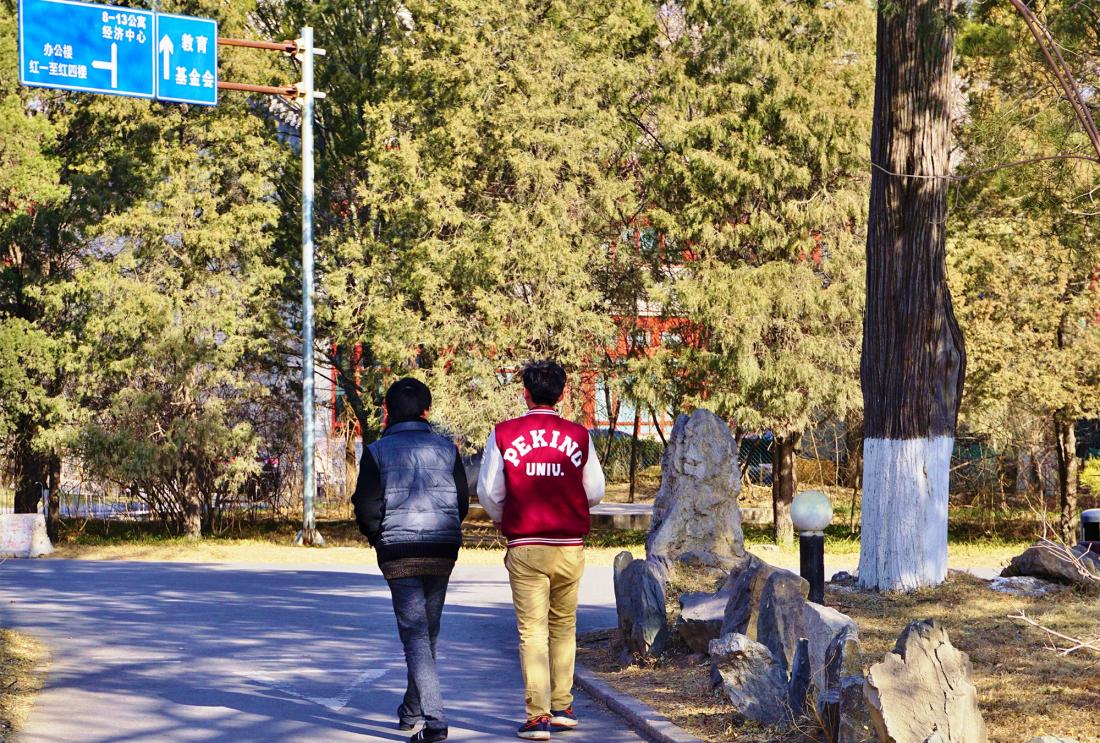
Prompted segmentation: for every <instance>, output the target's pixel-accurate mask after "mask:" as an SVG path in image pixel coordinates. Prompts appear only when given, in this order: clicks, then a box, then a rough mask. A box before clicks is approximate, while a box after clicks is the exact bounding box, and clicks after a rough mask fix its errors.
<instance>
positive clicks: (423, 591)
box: [388, 575, 450, 728]
mask: <svg viewBox="0 0 1100 743" xmlns="http://www.w3.org/2000/svg"><path fill="white" fill-rule="evenodd" d="M449 580H450V576H449V575H421V576H416V577H413V578H396V579H394V580H391V581H388V583H389V584H390V595H391V596H392V597H393V613H394V615H395V616H396V617H397V631H398V633H399V634H400V635H401V644H402V645H404V646H405V665H406V667H407V668H408V674H409V685H408V688H407V689H406V691H405V699H404V701H402V703H401V706H400V707H399V708H398V710H397V715H398V717H400V719H401V722H407V723H410V724H413V723H415V722H416V721H418V720H424V724H425V725H426V726H427V727H430V728H440V727H445V726H446V724H447V718H446V717H444V715H443V694H442V692H441V691H440V688H439V675H438V674H437V673H436V670H435V641H436V638H437V637H439V618H440V616H441V615H442V614H443V601H444V599H446V597H447V581H449Z"/></svg>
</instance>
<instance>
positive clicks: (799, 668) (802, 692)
mask: <svg viewBox="0 0 1100 743" xmlns="http://www.w3.org/2000/svg"><path fill="white" fill-rule="evenodd" d="M809 693H810V641H809V640H807V639H806V638H802V639H801V640H799V641H798V647H797V648H796V649H795V651H794V660H792V661H791V679H790V681H789V682H788V683H787V709H788V710H790V716H791V719H792V720H799V719H801V718H802V717H803V716H804V715H805V714H806V697H807V696H808V695H809Z"/></svg>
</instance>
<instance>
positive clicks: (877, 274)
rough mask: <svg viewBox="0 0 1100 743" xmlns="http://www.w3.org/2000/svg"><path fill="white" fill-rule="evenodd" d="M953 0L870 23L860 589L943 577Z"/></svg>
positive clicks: (960, 366) (954, 385) (953, 349)
mask: <svg viewBox="0 0 1100 743" xmlns="http://www.w3.org/2000/svg"><path fill="white" fill-rule="evenodd" d="M953 10H954V0H899V1H898V2H894V3H888V4H883V5H880V6H879V11H878V43H877V55H878V56H877V63H876V64H877V69H876V76H875V106H874V126H873V130H872V135H871V162H872V170H871V202H870V213H869V222H868V231H867V304H866V310H865V314H864V321H863V357H862V364H861V369H860V378H861V381H862V383H863V400H864V423H863V436H864V445H863V455H864V463H863V513H862V536H861V543H860V557H859V581H860V584H861V585H863V586H864V587H867V588H877V589H881V590H904V591H908V590H914V589H917V588H920V587H922V586H932V585H936V584H938V583H940V582H942V581H943V580H944V578H946V576H947V495H948V475H949V471H950V463H951V451H952V449H953V447H954V437H955V425H956V421H957V420H958V411H959V399H960V396H961V395H962V384H963V376H964V372H965V363H966V355H965V352H964V349H963V340H962V333H961V332H960V331H959V326H958V323H957V322H956V320H955V314H954V311H953V310H952V307H951V296H950V293H949V291H948V287H947V280H946V268H945V258H944V220H945V218H946V214H947V200H946V196H947V180H946V178H945V176H947V175H948V136H949V127H948V125H949V96H950V93H951V55H952V43H953V33H952V22H951V17H950V16H951V15H952V13H953Z"/></svg>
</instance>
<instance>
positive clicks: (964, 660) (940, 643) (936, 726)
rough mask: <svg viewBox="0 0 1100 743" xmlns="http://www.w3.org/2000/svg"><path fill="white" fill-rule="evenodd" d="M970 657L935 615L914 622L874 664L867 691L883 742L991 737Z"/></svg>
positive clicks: (966, 741)
mask: <svg viewBox="0 0 1100 743" xmlns="http://www.w3.org/2000/svg"><path fill="white" fill-rule="evenodd" d="M970 674H971V669H970V658H969V657H968V656H967V654H966V653H964V652H962V651H960V650H957V649H956V648H955V647H954V646H953V645H952V644H951V641H950V639H948V637H947V632H946V631H945V630H944V629H943V628H942V627H940V626H939V624H938V623H936V621H935V620H928V621H924V622H911V623H910V624H909V626H907V627H906V628H905V631H903V632H902V633H901V636H900V637H899V638H898V641H897V644H896V645H895V646H894V650H893V652H890V653H887V654H886V656H885V657H884V658H883V659H882V661H881V662H879V663H876V664H874V665H873V666H871V670H870V671H869V672H868V673H867V678H866V680H865V681H864V687H863V693H864V696H865V697H866V700H867V709H868V712H869V713H870V716H871V722H872V724H873V725H874V728H875V733H876V734H877V735H878V738H879V740H880V741H882V742H883V743H924V741H926V740H927V739H928V738H929V736H931V735H932V734H933V733H939V734H940V735H941V736H942V737H943V738H944V740H945V741H946V743H985V741H986V730H985V722H984V721H983V720H982V713H981V711H980V710H979V709H978V693H977V690H976V689H975V688H974V685H973V684H972V683H971V682H970Z"/></svg>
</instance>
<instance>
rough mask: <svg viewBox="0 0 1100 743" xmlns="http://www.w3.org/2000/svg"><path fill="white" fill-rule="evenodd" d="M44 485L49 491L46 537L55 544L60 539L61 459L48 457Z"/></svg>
mask: <svg viewBox="0 0 1100 743" xmlns="http://www.w3.org/2000/svg"><path fill="white" fill-rule="evenodd" d="M46 483H47V485H48V486H49V489H50V499H49V503H47V504H46V505H47V508H46V513H47V515H46V536H48V537H49V538H50V541H51V542H53V543H54V544H57V540H58V539H59V538H60V537H61V458H60V457H50V462H49V467H48V474H47V476H46Z"/></svg>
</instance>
